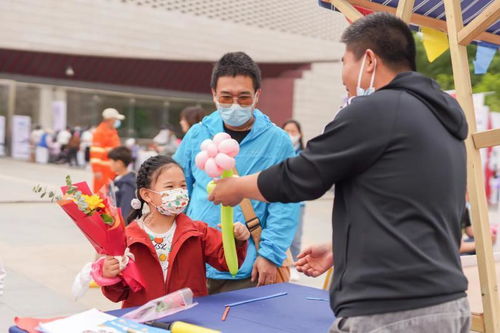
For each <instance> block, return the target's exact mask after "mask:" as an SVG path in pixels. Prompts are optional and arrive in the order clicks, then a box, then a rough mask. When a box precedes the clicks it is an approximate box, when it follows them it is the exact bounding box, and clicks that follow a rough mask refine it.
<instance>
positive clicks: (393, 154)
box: [209, 13, 470, 333]
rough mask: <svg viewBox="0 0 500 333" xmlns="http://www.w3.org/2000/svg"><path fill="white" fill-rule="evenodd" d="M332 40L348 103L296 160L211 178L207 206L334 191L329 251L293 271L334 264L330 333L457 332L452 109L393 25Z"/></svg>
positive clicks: (465, 318) (382, 16) (459, 128)
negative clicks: (337, 42) (340, 52)
mask: <svg viewBox="0 0 500 333" xmlns="http://www.w3.org/2000/svg"><path fill="white" fill-rule="evenodd" d="M342 41H343V42H344V43H345V44H346V51H345V54H344V57H343V73H342V78H343V81H344V85H345V86H346V89H347V91H348V94H349V96H351V97H355V98H352V99H351V103H350V104H349V105H347V106H345V107H344V108H343V109H342V110H341V111H340V112H339V113H338V115H337V116H336V117H335V119H334V120H333V121H332V122H331V123H329V124H328V125H327V126H326V128H325V130H324V133H323V134H321V135H319V136H318V137H316V138H314V139H312V140H311V141H309V143H308V145H307V147H306V149H305V150H304V151H303V152H302V153H301V154H300V155H299V156H297V157H295V158H291V159H288V160H285V161H284V162H282V163H280V164H278V165H276V166H273V167H271V168H269V169H267V170H265V171H262V172H261V173H260V174H255V175H250V176H246V177H241V178H239V179H229V180H222V181H220V182H218V184H217V187H216V189H215V190H214V192H213V193H212V195H211V197H210V198H209V199H211V200H213V201H214V202H215V203H224V204H226V205H227V204H230V205H234V204H236V203H237V202H239V200H241V198H243V197H248V198H251V199H256V200H263V201H269V202H300V201H303V200H312V199H315V198H318V197H320V196H321V195H323V193H325V192H326V191H327V190H328V189H329V188H330V187H331V186H332V185H333V184H335V206H334V210H333V217H332V226H333V238H332V244H328V245H321V246H319V245H318V246H313V247H311V248H309V249H307V250H305V251H304V252H303V253H302V254H301V255H300V256H299V257H301V259H300V260H299V261H298V263H297V267H298V269H299V270H301V271H303V272H304V273H305V274H307V275H310V276H318V275H320V274H321V273H323V272H324V271H326V270H327V269H328V268H329V267H331V266H332V265H333V264H335V271H334V278H333V285H332V288H331V291H330V304H331V307H332V310H333V311H334V313H335V316H336V317H337V319H336V320H335V322H334V325H333V326H332V328H331V332H363V333H366V332H450V333H451V332H468V331H469V326H470V313H469V305H468V302H467V299H466V295H465V291H466V289H467V280H466V278H465V276H464V275H463V272H462V269H461V265H460V259H459V254H458V249H459V246H460V236H461V232H460V217H461V216H462V214H463V212H464V207H465V188H466V152H465V145H464V142H463V141H464V139H465V138H466V136H467V123H466V120H465V116H464V114H463V111H462V110H461V108H460V106H459V105H458V103H457V102H456V101H455V99H453V98H452V97H450V96H449V95H448V94H446V93H444V92H443V91H441V89H440V88H439V86H438V85H437V83H435V82H434V81H432V80H431V79H429V78H426V77H424V76H423V75H421V74H419V73H416V72H415V70H416V68H415V67H416V66H415V43H414V40H413V37H412V34H411V32H410V30H409V29H408V26H407V25H406V24H405V23H404V22H403V21H401V20H400V19H398V18H396V17H394V16H392V15H390V14H386V13H377V14H372V15H369V16H366V17H364V18H362V19H360V20H358V21H356V22H354V23H353V24H352V25H351V26H350V27H348V28H347V29H346V31H345V32H344V34H343V36H342ZM332 250H333V251H332Z"/></svg>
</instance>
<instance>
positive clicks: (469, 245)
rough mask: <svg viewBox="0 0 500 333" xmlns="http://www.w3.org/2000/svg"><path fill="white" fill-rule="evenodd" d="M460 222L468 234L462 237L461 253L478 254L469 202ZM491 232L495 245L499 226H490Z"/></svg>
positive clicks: (464, 231)
mask: <svg viewBox="0 0 500 333" xmlns="http://www.w3.org/2000/svg"><path fill="white" fill-rule="evenodd" d="M460 224H461V225H462V230H463V233H464V236H466V238H462V241H461V243H460V255H473V254H476V242H475V241H474V230H473V229H472V224H471V219H470V212H469V204H468V203H467V205H466V206H465V211H464V214H463V216H462V221H461V222H460ZM490 232H491V242H492V243H493V245H495V243H496V241H497V226H493V225H492V226H491V227H490Z"/></svg>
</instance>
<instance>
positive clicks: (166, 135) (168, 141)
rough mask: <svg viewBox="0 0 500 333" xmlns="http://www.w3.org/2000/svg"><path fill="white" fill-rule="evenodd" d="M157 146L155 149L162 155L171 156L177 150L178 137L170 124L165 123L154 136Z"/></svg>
mask: <svg viewBox="0 0 500 333" xmlns="http://www.w3.org/2000/svg"><path fill="white" fill-rule="evenodd" d="M153 142H154V143H155V145H156V147H155V150H156V151H157V152H158V154H160V155H166V156H171V155H172V154H173V153H175V151H176V150H177V137H176V136H175V133H174V131H172V130H171V128H170V126H169V125H165V126H163V127H162V128H161V129H160V132H159V133H158V134H157V135H156V136H155V137H154V138H153Z"/></svg>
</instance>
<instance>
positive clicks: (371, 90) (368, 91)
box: [356, 53, 377, 96]
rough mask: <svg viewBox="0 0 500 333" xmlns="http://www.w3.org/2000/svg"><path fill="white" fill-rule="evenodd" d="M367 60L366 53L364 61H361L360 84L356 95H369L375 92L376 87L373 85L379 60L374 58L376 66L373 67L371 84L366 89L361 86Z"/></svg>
mask: <svg viewBox="0 0 500 333" xmlns="http://www.w3.org/2000/svg"><path fill="white" fill-rule="evenodd" d="M365 60H366V53H365V55H364V56H363V61H362V62H361V69H360V70H359V75H358V85H357V87H356V96H368V95H371V94H373V93H374V92H375V87H374V86H373V82H374V81H375V70H376V69H377V60H374V61H375V68H374V69H373V73H372V77H371V79H370V86H369V87H368V89H366V90H365V89H363V88H361V77H362V76H363V70H364V69H365Z"/></svg>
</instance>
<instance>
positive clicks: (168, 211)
mask: <svg viewBox="0 0 500 333" xmlns="http://www.w3.org/2000/svg"><path fill="white" fill-rule="evenodd" d="M149 191H151V192H153V193H158V194H159V195H161V205H160V206H156V205H154V204H153V206H155V207H156V209H157V210H158V212H160V214H163V215H167V216H172V215H179V214H180V213H182V212H183V211H184V210H185V209H186V207H187V205H188V203H189V195H188V191H187V190H186V189H185V188H175V189H173V190H166V191H161V192H157V191H153V190H149Z"/></svg>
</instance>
